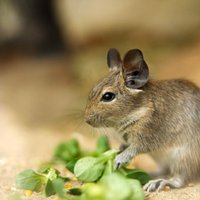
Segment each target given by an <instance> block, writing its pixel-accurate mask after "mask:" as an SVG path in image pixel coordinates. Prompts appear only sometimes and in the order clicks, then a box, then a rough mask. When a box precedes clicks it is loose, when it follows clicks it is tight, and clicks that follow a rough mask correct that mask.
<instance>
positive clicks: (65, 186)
mask: <svg viewBox="0 0 200 200" xmlns="http://www.w3.org/2000/svg"><path fill="white" fill-rule="evenodd" d="M64 188H66V189H70V188H72V184H71V183H65V185H64Z"/></svg>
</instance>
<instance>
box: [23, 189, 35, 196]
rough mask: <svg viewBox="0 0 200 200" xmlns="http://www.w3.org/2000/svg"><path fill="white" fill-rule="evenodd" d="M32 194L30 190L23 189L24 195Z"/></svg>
mask: <svg viewBox="0 0 200 200" xmlns="http://www.w3.org/2000/svg"><path fill="white" fill-rule="evenodd" d="M32 194H33V191H32V190H24V195H25V196H27V197H30V196H32Z"/></svg>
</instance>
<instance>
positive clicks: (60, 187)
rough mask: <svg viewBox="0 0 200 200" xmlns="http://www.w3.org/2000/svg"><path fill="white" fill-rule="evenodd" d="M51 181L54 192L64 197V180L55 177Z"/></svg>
mask: <svg viewBox="0 0 200 200" xmlns="http://www.w3.org/2000/svg"><path fill="white" fill-rule="evenodd" d="M52 183H53V187H54V190H55V193H56V194H57V195H58V196H59V197H61V198H64V197H65V196H66V194H65V192H64V181H63V180H62V179H60V178H57V179H55V180H53V181H52Z"/></svg>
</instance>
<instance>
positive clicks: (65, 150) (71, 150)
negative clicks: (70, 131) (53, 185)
mask: <svg viewBox="0 0 200 200" xmlns="http://www.w3.org/2000/svg"><path fill="white" fill-rule="evenodd" d="M79 154H80V147H79V143H78V141H77V140H76V139H71V140H69V141H68V142H64V143H61V144H59V145H58V146H57V147H56V148H55V151H54V159H55V160H59V161H62V162H68V161H70V160H72V159H74V158H76V157H79Z"/></svg>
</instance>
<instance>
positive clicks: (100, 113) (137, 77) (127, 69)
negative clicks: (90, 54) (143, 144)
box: [85, 49, 149, 128]
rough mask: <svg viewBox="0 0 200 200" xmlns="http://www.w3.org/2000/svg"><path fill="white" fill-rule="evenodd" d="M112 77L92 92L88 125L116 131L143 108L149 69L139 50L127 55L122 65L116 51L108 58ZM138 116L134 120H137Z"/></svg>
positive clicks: (102, 81) (86, 111) (112, 51)
mask: <svg viewBox="0 0 200 200" xmlns="http://www.w3.org/2000/svg"><path fill="white" fill-rule="evenodd" d="M107 64H108V67H109V69H110V73H109V74H108V75H107V76H106V77H105V78H104V79H102V80H101V81H99V82H98V83H97V84H96V86H95V87H94V88H93V89H92V91H91V92H90V94H89V97H88V103H87V106H86V109H85V121H86V122H87V123H88V124H90V125H92V126H93V127H114V128H117V127H119V126H120V125H121V124H123V123H124V122H125V121H127V119H126V118H127V116H128V115H131V114H132V113H133V115H134V111H138V109H140V112H139V113H140V114H139V113H138V112H137V113H135V114H136V115H138V114H139V115H141V108H142V106H143V104H144V102H143V99H144V98H143V95H142V93H143V90H142V87H143V86H144V85H145V84H146V83H147V81H148V77H149V70H148V66H147V64H146V63H145V61H144V59H143V54H142V52H141V51H140V50H139V49H133V50H130V51H128V52H127V53H126V54H125V56H124V59H123V61H122V60H121V58H120V54H119V52H118V51H117V50H116V49H110V50H109V51H108V54H107ZM138 117H139V116H133V117H132V118H133V121H134V119H135V120H137V118H138Z"/></svg>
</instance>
